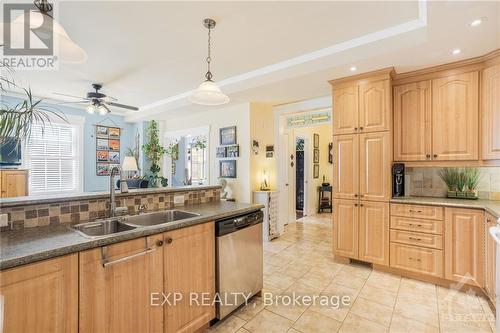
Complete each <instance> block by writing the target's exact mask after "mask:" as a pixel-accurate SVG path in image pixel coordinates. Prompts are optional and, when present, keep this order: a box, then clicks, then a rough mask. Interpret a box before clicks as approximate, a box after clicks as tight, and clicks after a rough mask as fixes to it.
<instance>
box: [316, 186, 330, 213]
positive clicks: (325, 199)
mask: <svg viewBox="0 0 500 333" xmlns="http://www.w3.org/2000/svg"><path fill="white" fill-rule="evenodd" d="M325 210H328V211H329V212H330V213H331V212H332V186H331V185H328V186H318V213H323V212H324V211H325Z"/></svg>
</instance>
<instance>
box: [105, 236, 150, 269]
mask: <svg viewBox="0 0 500 333" xmlns="http://www.w3.org/2000/svg"><path fill="white" fill-rule="evenodd" d="M154 251H156V248H152V247H151V245H150V239H149V237H146V250H144V251H142V252H139V253H135V254H132V255H130V256H127V257H123V258H120V259H116V260H113V261H108V247H107V246H103V247H101V261H102V267H104V268H106V267H109V266H113V265H116V264H119V263H122V262H125V261H129V260H131V259H134V258H137V257H142V256H144V255H146V254H149V253H151V252H154Z"/></svg>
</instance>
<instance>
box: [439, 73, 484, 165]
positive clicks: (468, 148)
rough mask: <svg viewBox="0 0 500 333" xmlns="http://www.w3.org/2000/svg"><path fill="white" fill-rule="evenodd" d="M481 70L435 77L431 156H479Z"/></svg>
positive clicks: (474, 158) (468, 158)
mask: <svg viewBox="0 0 500 333" xmlns="http://www.w3.org/2000/svg"><path fill="white" fill-rule="evenodd" d="M478 95H479V86H478V72H471V73H465V74H458V75H453V76H448V77H444V78H440V79H435V80H433V81H432V159H433V160H438V161H448V160H477V159H478V158H479V153H478V150H479V146H478V145H479V142H478V141H479V139H478V138H479V130H478V127H479V125H478V123H479V110H478V97H479V96H478Z"/></svg>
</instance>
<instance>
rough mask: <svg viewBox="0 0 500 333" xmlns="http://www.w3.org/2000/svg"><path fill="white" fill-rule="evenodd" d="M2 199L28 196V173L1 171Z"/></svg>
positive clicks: (22, 171) (23, 171)
mask: <svg viewBox="0 0 500 333" xmlns="http://www.w3.org/2000/svg"><path fill="white" fill-rule="evenodd" d="M1 173H2V198H11V197H22V196H26V195H28V190H27V189H28V173H27V171H25V170H3V171H1Z"/></svg>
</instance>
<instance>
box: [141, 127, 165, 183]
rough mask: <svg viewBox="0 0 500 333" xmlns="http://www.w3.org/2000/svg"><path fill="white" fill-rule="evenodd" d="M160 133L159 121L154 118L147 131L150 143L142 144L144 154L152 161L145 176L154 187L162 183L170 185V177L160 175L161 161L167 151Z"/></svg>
mask: <svg viewBox="0 0 500 333" xmlns="http://www.w3.org/2000/svg"><path fill="white" fill-rule="evenodd" d="M159 133H160V131H159V129H158V123H157V122H156V121H154V120H152V121H151V124H150V125H149V128H148V131H147V138H148V143H146V144H143V145H142V150H143V151H144V154H145V155H146V157H147V158H148V160H149V161H150V162H151V167H150V168H149V174H148V175H146V176H145V178H146V179H148V180H149V183H150V184H151V186H152V187H160V185H161V186H164V187H165V186H167V185H168V179H167V178H165V177H163V176H160V175H159V173H160V170H161V168H160V161H161V159H162V157H163V155H165V153H166V150H165V148H163V146H162V145H161V144H160V135H159Z"/></svg>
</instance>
